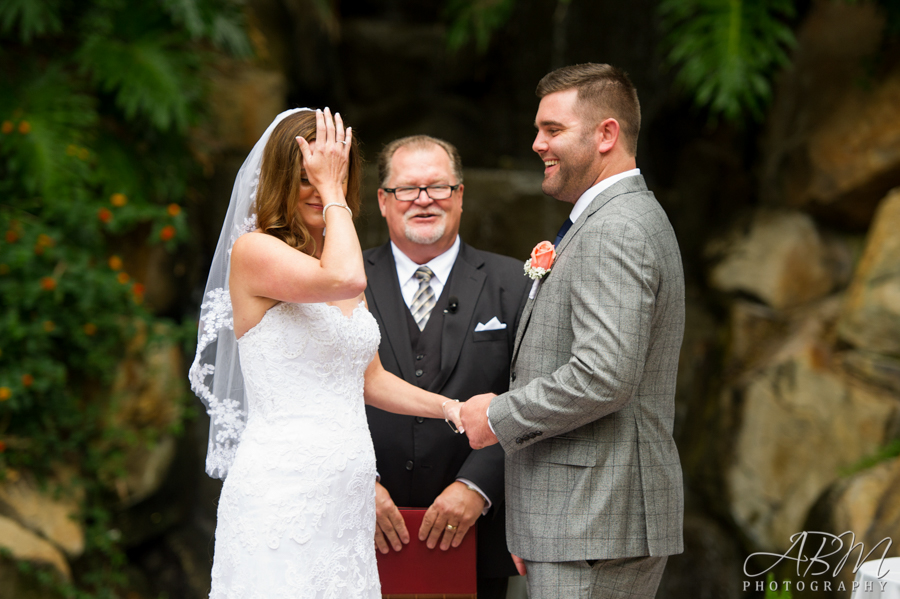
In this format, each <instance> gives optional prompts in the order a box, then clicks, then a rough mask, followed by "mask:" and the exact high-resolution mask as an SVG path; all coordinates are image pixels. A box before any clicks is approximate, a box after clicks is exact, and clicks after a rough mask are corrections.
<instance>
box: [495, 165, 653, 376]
mask: <svg viewBox="0 0 900 599" xmlns="http://www.w3.org/2000/svg"><path fill="white" fill-rule="evenodd" d="M641 191H647V184H646V183H645V182H644V177H643V175H635V176H633V177H626V178H624V179H622V180H621V181H616V182H615V183H613V184H612V185H611V186H610V187H608V188H606V189H604V190H603V191H601V192H600V193H599V194H597V196H596V197H595V198H594V199H593V200H591V203H590V205H588V208H587V210H585V211H584V212H583V213H582V214H581V216H579V217H578V220H577V221H576V222H575V223H573V224H572V226H571V227H570V228H569V231H568V232H567V233H566V235H565V237H563V238H562V240H561V241H560V242H559V246H557V248H556V258H555V260H554V261H556V260H559V256H560V254H562V253H563V252H564V251H565V249H566V248H567V247H569V245H570V244H571V242H572V239H574V238H575V236H576V235H578V232H579V231H580V230H581V228H582V227H583V226H584V224H585V223H586V222H587V221H588V219H590V218H591V217H592V216H593V215H594V214H595V213H596V212H598V211H599V210H600V209H601V208H603V207H604V206H606V204H608V203H609V201H610V200H612V199H613V198H615V197H616V196H620V195H623V194H626V193H634V192H641ZM547 276H548V277H550V276H553V269H552V268H551V269H550V274H549V275H547ZM543 284H544V281H543V280H542V281H541V284H540V285H538V288H537V293H536V294H535V296H534V299H533V300H528V302H527V303H526V304H525V309H524V310H523V311H522V318H521V319H520V320H519V330H518V331H516V342H515V345H514V346H513V354H512V363H513V364H515V363H516V357H517V356H518V355H519V346H520V345H521V343H522V337H524V335H525V329H526V328H528V322H529V320H531V313H532V311H533V310H534V304H535V302H537V299H538V295H540V291H541V287H542V286H543Z"/></svg>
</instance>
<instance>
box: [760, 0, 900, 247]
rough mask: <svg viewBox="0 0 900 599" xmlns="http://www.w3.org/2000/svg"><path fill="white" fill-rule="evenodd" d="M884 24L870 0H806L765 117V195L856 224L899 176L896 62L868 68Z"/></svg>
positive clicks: (863, 223) (899, 76)
mask: <svg viewBox="0 0 900 599" xmlns="http://www.w3.org/2000/svg"><path fill="white" fill-rule="evenodd" d="M884 25H885V20H884V13H883V11H881V10H879V7H878V5H877V3H874V2H859V3H852V4H851V3H848V2H830V1H828V0H816V1H815V2H813V3H812V8H811V10H810V11H809V14H808V16H807V17H806V19H805V20H804V22H803V23H802V25H801V26H800V28H799V30H798V33H797V48H796V50H795V52H794V56H793V64H792V66H791V67H790V68H789V69H788V70H787V71H786V72H785V73H784V75H783V76H782V77H781V78H780V80H779V82H778V83H777V85H776V88H775V100H774V102H773V106H772V110H771V113H770V117H769V119H768V127H767V133H766V136H765V139H766V140H765V141H764V144H763V147H764V150H763V156H764V159H763V171H762V177H761V179H762V181H761V183H762V189H763V194H764V196H765V197H766V199H767V200H768V201H769V202H771V203H774V204H778V205H788V206H794V207H802V208H803V209H804V210H808V211H811V212H815V213H817V214H819V215H822V216H823V217H827V218H830V219H831V220H832V221H833V222H835V223H839V224H840V225H841V226H842V227H851V228H857V229H862V228H865V226H866V225H867V224H868V223H869V221H870V220H871V218H872V214H873V213H874V209H875V207H876V206H877V203H878V200H880V199H881V197H883V196H884V194H885V192H887V190H889V189H890V188H891V187H894V186H896V185H900V102H897V98H898V97H900V69H898V68H897V66H896V63H894V64H893V66H892V67H891V68H889V69H885V68H882V69H881V70H880V71H875V72H873V71H872V69H871V68H869V67H870V66H871V64H872V62H873V61H874V58H873V57H874V56H875V54H876V53H877V52H878V50H879V48H880V41H881V39H882V35H883V31H884ZM884 64H890V63H888V62H885V63H883V65H884Z"/></svg>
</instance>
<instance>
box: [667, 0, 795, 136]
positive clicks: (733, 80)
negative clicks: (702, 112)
mask: <svg viewBox="0 0 900 599" xmlns="http://www.w3.org/2000/svg"><path fill="white" fill-rule="evenodd" d="M658 10H659V15H660V18H661V21H662V24H663V27H664V29H666V30H667V31H668V34H667V36H666V40H665V44H666V47H667V50H668V54H667V59H666V61H667V63H668V64H669V65H671V66H677V67H678V74H677V77H676V78H677V81H678V82H679V83H680V84H681V85H683V86H684V88H685V89H686V90H687V91H688V92H689V93H690V94H691V95H692V96H693V98H694V102H695V103H696V104H697V105H698V106H700V107H702V108H706V109H708V110H709V112H710V115H711V117H712V118H714V119H715V118H718V117H725V118H726V119H728V120H732V121H736V120H739V119H740V118H741V117H742V116H744V115H745V114H750V115H751V116H753V117H754V118H756V119H761V118H762V116H763V112H764V109H765V106H766V105H767V103H768V101H769V99H770V97H771V95H772V85H771V76H772V74H773V73H774V71H775V70H776V69H777V68H778V67H781V66H784V65H786V64H787V63H788V60H789V59H788V54H787V49H788V48H790V47H791V46H793V45H794V43H795V40H794V34H793V31H792V30H791V28H790V27H789V26H788V24H787V23H786V22H785V20H786V19H789V18H791V17H793V16H794V5H793V2H792V1H791V0H662V2H660V5H659V9H658Z"/></svg>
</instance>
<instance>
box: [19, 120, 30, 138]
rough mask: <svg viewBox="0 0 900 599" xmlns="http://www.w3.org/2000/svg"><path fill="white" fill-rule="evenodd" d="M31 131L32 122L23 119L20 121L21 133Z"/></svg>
mask: <svg viewBox="0 0 900 599" xmlns="http://www.w3.org/2000/svg"><path fill="white" fill-rule="evenodd" d="M29 131H31V123H29V122H28V121H22V122H21V123H19V133H21V134H22V135H25V134H27V133H28V132H29Z"/></svg>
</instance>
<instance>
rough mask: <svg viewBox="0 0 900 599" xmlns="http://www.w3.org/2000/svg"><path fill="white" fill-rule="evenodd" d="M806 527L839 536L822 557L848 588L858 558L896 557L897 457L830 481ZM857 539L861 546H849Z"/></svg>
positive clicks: (899, 533) (899, 518)
mask: <svg viewBox="0 0 900 599" xmlns="http://www.w3.org/2000/svg"><path fill="white" fill-rule="evenodd" d="M806 529H807V530H816V531H823V532H824V533H826V534H831V535H835V536H839V537H840V540H841V543H842V545H839V544H838V543H837V542H835V543H832V544H831V545H830V547H832V548H839V550H838V551H835V553H834V555H831V556H828V557H827V560H826V561H828V563H829V564H830V566H831V572H832V573H835V584H837V583H838V582H843V583H844V586H845V587H846V588H850V584H851V583H852V581H853V577H854V568H855V567H856V562H857V560H858V559H859V560H860V562H864V561H869V560H873V559H881V557H882V556H886V557H897V556H900V546H898V545H897V544H896V542H895V540H896V539H898V538H900V458H897V457H895V458H890V459H887V460H884V461H882V462H880V463H877V464H875V465H873V466H870V467H868V468H866V469H864V470H862V471H860V472H856V473H853V474H851V475H849V476H847V477H846V478H843V479H841V480H839V481H837V482H836V483H835V484H833V485H832V486H831V487H830V488H829V489H828V490H827V491H826V492H825V493H824V494H823V495H822V498H821V499H820V500H819V501H818V502H817V503H816V505H815V507H814V508H813V510H812V512H811V514H810V519H809V521H808V522H807V526H806ZM885 539H890V540H891V543H890V544H889V543H888V542H887V541H885ZM882 541H885V542H882ZM859 543H861V544H862V546H861V547H860V548H857V549H856V550H853V551H851V547H853V546H854V545H856V544H859ZM848 554H849V557H847V558H846V560H845V562H844V564H841V563H840V562H841V560H844V559H845V557H846V556H848Z"/></svg>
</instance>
